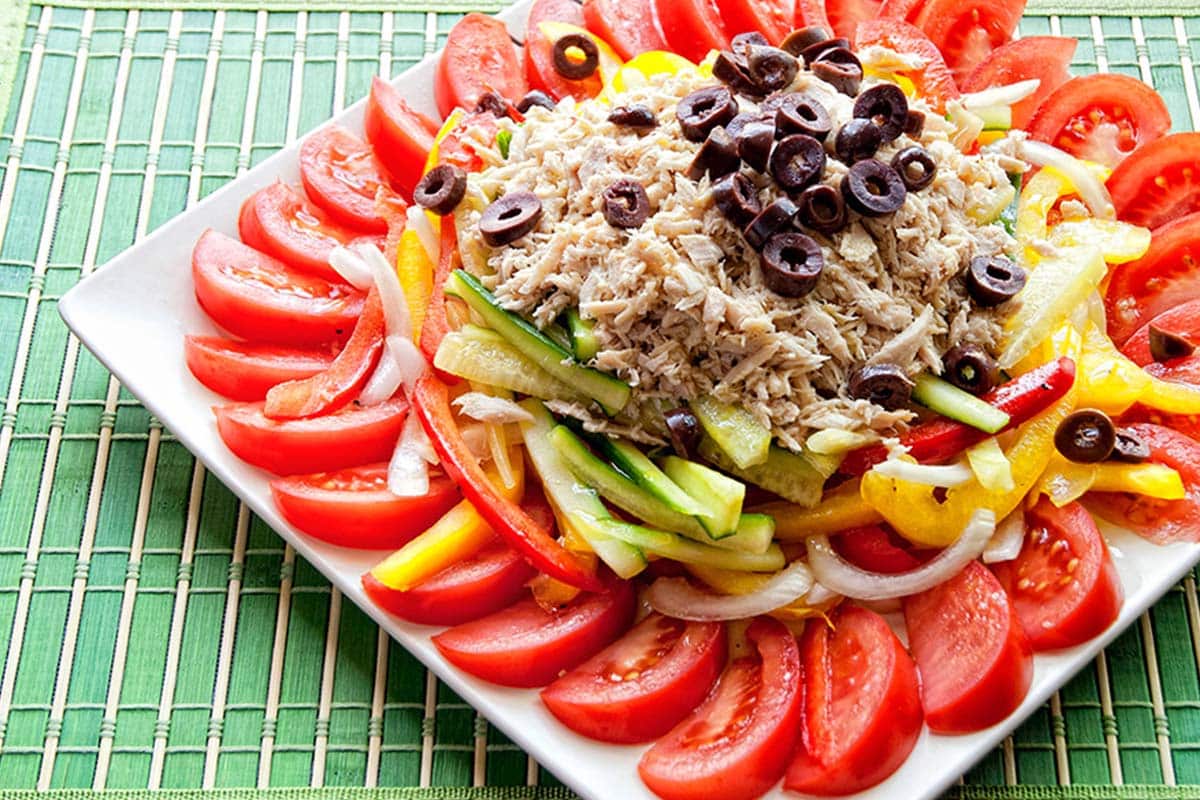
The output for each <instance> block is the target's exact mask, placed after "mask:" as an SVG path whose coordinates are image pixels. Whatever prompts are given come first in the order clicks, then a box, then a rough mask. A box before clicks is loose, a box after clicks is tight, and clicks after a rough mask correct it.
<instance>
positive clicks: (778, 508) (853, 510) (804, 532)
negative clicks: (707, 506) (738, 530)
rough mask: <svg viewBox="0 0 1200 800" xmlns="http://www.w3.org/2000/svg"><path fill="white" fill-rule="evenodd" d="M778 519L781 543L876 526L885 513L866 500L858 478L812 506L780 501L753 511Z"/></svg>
mask: <svg viewBox="0 0 1200 800" xmlns="http://www.w3.org/2000/svg"><path fill="white" fill-rule="evenodd" d="M752 511H753V513H755V514H769V515H771V516H772V517H774V518H775V538H776V539H777V540H778V541H780V542H803V541H804V540H805V539H807V538H808V537H809V536H814V535H816V534H819V533H838V532H839V531H844V530H847V529H849V528H859V527H862V526H863V525H875V524H877V523H880V522H883V516H882V515H881V514H880V513H879V512H878V511H876V510H875V509H874V508H872V507H871V506H869V505H867V503H865V502H864V501H863V498H862V495H861V493H860V492H859V487H858V481H848V482H846V483H844V484H842V485H841V486H839V487H837V488H836V489H834V490H833V491H831V492H826V493H825V497H824V498H822V500H821V502H820V503H818V504H817V505H815V506H813V507H811V508H805V507H804V506H799V505H796V504H795V503H788V502H784V501H776V502H773V503H766V504H765V505H761V506H759V507H758V508H755V509H753V510H752Z"/></svg>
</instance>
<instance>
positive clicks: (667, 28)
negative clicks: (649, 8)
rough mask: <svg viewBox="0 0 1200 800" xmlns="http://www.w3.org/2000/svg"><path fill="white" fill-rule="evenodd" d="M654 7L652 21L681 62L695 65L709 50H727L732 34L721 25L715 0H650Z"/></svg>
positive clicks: (723, 24)
mask: <svg viewBox="0 0 1200 800" xmlns="http://www.w3.org/2000/svg"><path fill="white" fill-rule="evenodd" d="M653 3H654V18H655V19H656V20H657V21H658V26H659V29H660V30H661V31H662V33H663V37H664V38H665V39H666V40H667V44H668V45H670V48H671V49H672V50H674V51H675V52H676V53H678V54H679V55H681V56H683V57H684V58H687V59H689V60H691V61H694V62H696V63H697V64H698V63H700V62H701V61H702V60H704V57H705V56H706V55H708V51H709V50H723V49H725V48H726V47H728V46H729V37H730V35H731V34H730V33H729V32H727V31H726V30H725V23H724V22H722V21H721V12H720V10H719V9H718V8H717V4H716V0H653ZM734 33H740V31H734Z"/></svg>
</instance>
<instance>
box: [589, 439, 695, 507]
mask: <svg viewBox="0 0 1200 800" xmlns="http://www.w3.org/2000/svg"><path fill="white" fill-rule="evenodd" d="M596 444H597V445H598V446H599V448H600V450H601V451H602V452H603V453H604V455H606V456H608V458H609V459H610V460H611V461H612V462H613V463H614V464H616V465H617V468H618V469H620V470H621V471H622V472H624V473H625V474H626V475H628V476H629V477H631V478H633V480H634V481H636V482H637V484H638V485H639V486H641V487H642V488H643V489H645V490H646V491H648V492H649V493H650V494H652V495H654V496H655V497H657V498H658V499H659V500H661V501H663V502H664V503H665V504H666V505H667V507H668V508H670V509H671V510H672V511H676V512H678V513H680V514H687V515H688V516H695V515H697V514H700V513H701V512H702V511H704V506H702V505H701V504H700V503H698V502H697V501H695V500H693V499H692V496H691V495H690V494H688V493H687V492H685V491H684V490H683V489H681V488H679V485H678V484H676V483H675V481H673V480H671V479H670V478H668V477H667V474H666V473H665V472H663V471H662V470H661V469H659V468H658V465H656V464H655V463H654V462H653V461H651V460H650V459H649V458H648V457H647V456H646V454H645V453H643V452H642V451H641V450H639V449H638V448H637V447H636V446H635V445H634V444H633V443H632V442H627V441H625V440H623V439H614V438H611V437H608V436H600V437H597V439H596Z"/></svg>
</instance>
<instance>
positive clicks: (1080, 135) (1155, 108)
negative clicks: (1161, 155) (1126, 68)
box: [1028, 73, 1171, 167]
mask: <svg viewBox="0 0 1200 800" xmlns="http://www.w3.org/2000/svg"><path fill="white" fill-rule="evenodd" d="M1170 129H1171V114H1170V112H1169V111H1167V104H1166V103H1165V102H1163V99H1162V97H1160V96H1159V94H1158V92H1156V91H1154V90H1153V89H1151V88H1150V87H1149V86H1147V85H1146V84H1144V83H1142V82H1141V81H1139V80H1138V79H1136V78H1131V77H1129V76H1128V75H1120V74H1115V73H1106V74H1095V75H1082V76H1080V77H1078V78H1072V79H1071V80H1069V81H1067V82H1066V83H1064V84H1063V85H1062V86H1060V87H1058V88H1057V89H1055V90H1054V91H1053V92H1052V93H1051V94H1050V96H1049V97H1047V98H1046V99H1045V100H1043V101H1042V103H1041V105H1039V106H1038V108H1037V111H1035V112H1034V114H1033V118H1032V119H1031V120H1030V121H1029V128H1028V130H1029V135H1030V137H1032V138H1034V139H1037V140H1039V141H1042V142H1047V143H1048V144H1052V145H1054V146H1055V147H1057V148H1059V149H1060V150H1065V151H1066V152H1068V153H1070V154H1071V155H1073V156H1078V157H1080V158H1085V159H1088V160H1090V161H1098V162H1100V163H1101V164H1104V165H1106V166H1109V167H1112V166H1116V165H1117V164H1118V163H1119V162H1120V161H1121V160H1122V159H1124V158H1125V157H1126V156H1128V155H1129V154H1130V153H1132V152H1133V151H1134V150H1136V149H1137V148H1138V147H1140V146H1141V145H1143V144H1145V143H1147V142H1152V141H1154V140H1155V139H1158V138H1159V137H1161V136H1162V135H1163V134H1165V133H1166V132H1167V131H1168V130H1170Z"/></svg>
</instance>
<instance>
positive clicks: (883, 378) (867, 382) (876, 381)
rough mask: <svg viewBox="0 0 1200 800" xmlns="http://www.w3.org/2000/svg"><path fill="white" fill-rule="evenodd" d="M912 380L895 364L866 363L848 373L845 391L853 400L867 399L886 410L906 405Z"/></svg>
mask: <svg viewBox="0 0 1200 800" xmlns="http://www.w3.org/2000/svg"><path fill="white" fill-rule="evenodd" d="M912 390H913V382H912V380H910V379H909V377H908V375H906V374H905V372H904V370H902V369H900V367H898V366H896V365H895V364H867V365H865V366H862V367H859V368H858V369H856V370H854V371H853V372H851V373H850V379H849V381H848V382H847V385H846V391H847V392H848V393H849V394H850V396H851V397H853V398H854V399H855V400H867V401H869V402H871V403H874V404H875V405H877V406H882V407H883V408H886V409H887V410H888V411H898V410H899V409H901V408H904V407H906V406H907V405H908V404H909V401H910V400H911V399H912Z"/></svg>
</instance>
